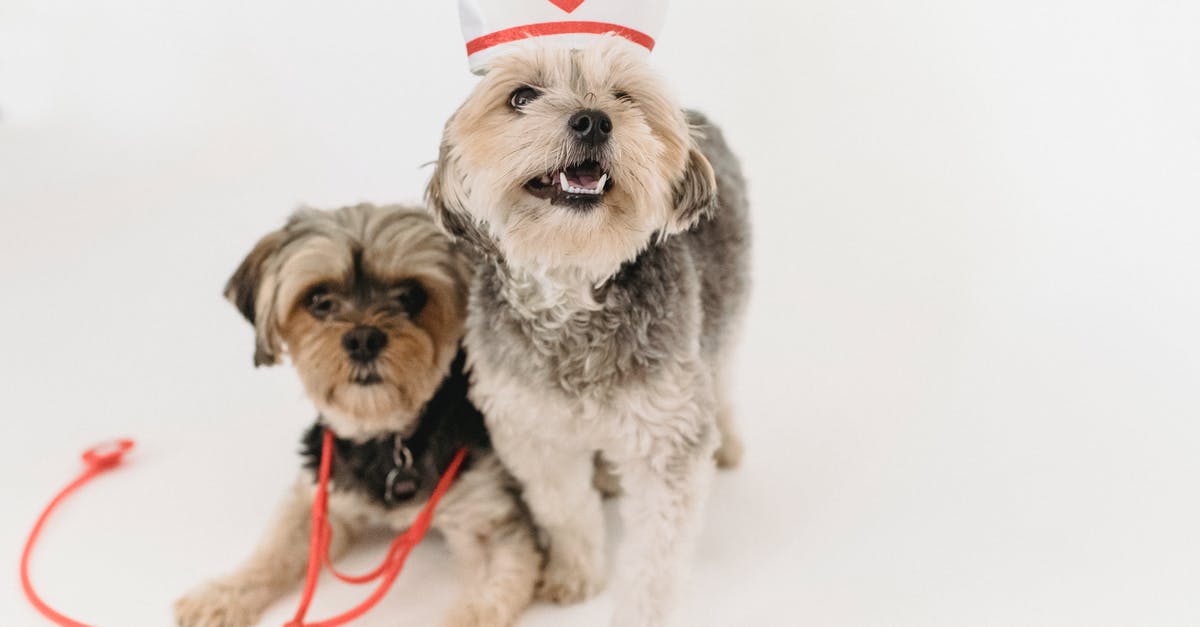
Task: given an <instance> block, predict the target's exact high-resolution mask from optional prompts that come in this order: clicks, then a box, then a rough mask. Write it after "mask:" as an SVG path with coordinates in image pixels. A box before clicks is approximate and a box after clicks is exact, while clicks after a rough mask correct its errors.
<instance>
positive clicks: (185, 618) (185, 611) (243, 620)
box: [175, 581, 265, 627]
mask: <svg viewBox="0 0 1200 627" xmlns="http://www.w3.org/2000/svg"><path fill="white" fill-rule="evenodd" d="M261 597H262V595H261V594H255V592H254V591H251V590H247V589H246V587H245V586H236V585H232V584H230V583H224V582H220V581H215V582H212V583H207V584H204V585H202V586H200V587H199V588H196V589H195V590H193V591H191V592H189V593H188V594H187V595H186V596H184V597H183V598H181V599H179V600H178V601H176V602H175V622H176V623H177V624H178V625H179V627H250V626H251V625H254V623H256V622H258V619H259V617H260V616H262V612H263V610H264V609H265V604H264V603H263V602H262V600H261Z"/></svg>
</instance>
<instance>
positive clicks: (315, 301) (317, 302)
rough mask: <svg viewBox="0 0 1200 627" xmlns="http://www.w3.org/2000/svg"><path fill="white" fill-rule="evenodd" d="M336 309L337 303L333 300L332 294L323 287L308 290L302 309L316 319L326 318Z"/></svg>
mask: <svg viewBox="0 0 1200 627" xmlns="http://www.w3.org/2000/svg"><path fill="white" fill-rule="evenodd" d="M336 307H337V301H335V300H334V298H333V294H330V293H329V288H328V287H325V286H323V285H322V286H319V287H314V288H313V289H311V290H309V292H308V295H306V296H305V297H304V308H305V309H307V310H308V313H310V314H312V315H313V316H315V317H317V318H324V317H325V316H328V315H329V314H331V313H333V310H334V309H335V308H336Z"/></svg>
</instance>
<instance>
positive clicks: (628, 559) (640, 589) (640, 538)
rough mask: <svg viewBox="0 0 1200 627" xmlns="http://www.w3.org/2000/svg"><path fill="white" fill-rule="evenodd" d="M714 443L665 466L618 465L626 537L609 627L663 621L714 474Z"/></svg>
mask: <svg viewBox="0 0 1200 627" xmlns="http://www.w3.org/2000/svg"><path fill="white" fill-rule="evenodd" d="M713 444H714V445H715V442H714V443H713ZM713 448H714V446H707V447H704V448H702V450H701V451H693V452H690V453H688V454H687V455H686V457H683V458H676V459H673V460H671V461H670V462H668V463H667V464H665V465H663V464H653V465H652V464H651V463H649V462H647V461H644V460H641V459H635V460H633V461H630V462H627V463H623V464H622V466H621V473H622V477H623V478H624V479H625V480H626V485H627V486H630V488H629V490H628V491H627V494H626V495H625V497H624V499H623V500H622V503H621V516H622V520H623V522H624V531H625V538H624V540H623V542H622V543H621V548H620V558H619V561H618V563H619V576H620V577H621V582H620V585H619V588H618V592H617V602H616V606H617V611H616V615H615V616H614V618H613V622H612V624H613V626H614V627H661V626H662V625H666V624H667V618H668V616H669V615H670V613H671V610H672V609H673V608H674V605H675V602H676V595H677V588H678V585H679V582H680V579H681V576H682V575H683V566H684V564H685V563H686V561H687V559H688V558H689V557H690V555H691V553H692V546H693V544H694V541H695V535H696V530H697V527H698V526H699V516H700V510H701V509H702V505H703V502H704V499H705V497H706V496H707V493H708V486H709V483H710V482H711V478H712V475H713V473H714V469H713V464H712V450H713Z"/></svg>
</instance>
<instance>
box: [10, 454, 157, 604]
mask: <svg viewBox="0 0 1200 627" xmlns="http://www.w3.org/2000/svg"><path fill="white" fill-rule="evenodd" d="M132 448H133V440H129V439H120V440H112V441H109V442H103V443H101V444H97V445H96V446H93V447H92V448H90V449H88V450H86V451H84V452H83V462H84V463H85V464H87V467H86V468H84V470H83V472H82V473H80V474H79V476H78V477H76V478H75V480H74V481H72V482H71V483H69V484H67V487H65V488H63V489H62V490H60V491H59V493H58V494H56V495H55V496H54V498H53V499H51V501H50V503H49V504H48V505H46V508H45V509H43V510H42V513H41V515H39V516H38V519H37V522H36V523H34V524H33V530H31V531H30V532H29V538H28V539H26V540H25V548H24V550H22V551H21V588H23V589H24V590H25V598H27V599H29V602H30V603H31V604H32V605H33V607H34V608H36V609H37V611H39V612H41V613H42V616H45V617H46V618H48V619H50V620H51V621H52V622H54V623H55V624H58V625H63V626H64V627H88V625H87V624H86V623H81V622H79V621H77V620H75V619H73V618H69V617H67V616H64V615H63V614H61V613H59V612H57V611H55V609H54V608H52V607H50V606H49V605H48V604H47V603H46V602H45V601H43V600H42V598H41V597H39V596H38V594H37V591H35V590H34V589H33V582H32V581H31V580H30V578H29V558H30V556H32V555H33V546H34V544H36V543H37V540H38V536H40V535H41V534H42V527H44V526H45V524H46V521H47V520H48V519H49V518H50V514H51V513H52V512H53V511H54V509H55V508H57V507H58V505H59V504H60V503H62V502H63V501H64V500H66V498H67V496H69V495H70V494H71V493H72V492H74V491H75V490H77V489H78V488H79V487H80V486H82V485H83V484H85V483H87V482H88V481H91V480H92V479H93V478H94V477H95V476H96V475H99V474H100V473H102V472H104V471H106V470H111V469H113V468H115V467H116V466H117V465H118V464H120V463H121V460H122V459H123V458H124V457H125V454H126V453H128V452H129V450H130V449H132Z"/></svg>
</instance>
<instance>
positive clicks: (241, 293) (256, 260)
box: [225, 229, 285, 366]
mask: <svg viewBox="0 0 1200 627" xmlns="http://www.w3.org/2000/svg"><path fill="white" fill-rule="evenodd" d="M284 241H285V234H284V230H283V229H280V230H278V231H275V232H273V233H270V234H268V235H266V236H265V237H263V238H262V239H261V240H259V241H258V244H255V246H254V249H253V250H251V251H250V254H249V255H246V258H245V259H244V260H243V261H242V265H240V266H238V269H237V270H236V271H235V272H234V273H233V276H231V277H229V281H228V282H227V283H226V284H225V298H226V299H228V300H229V302H231V303H233V305H234V306H235V307H237V308H238V311H240V312H242V315H243V316H245V318H246V320H249V321H250V324H252V325H254V335H255V346H254V365H255V366H262V365H274V364H277V363H279V353H280V349H281V340H280V338H279V329H278V324H277V322H276V321H275V313H274V309H275V298H274V288H275V281H274V280H272V279H270V278H269V273H270V272H271V270H270V266H271V265H273V261H274V259H275V255H276V253H278V252H279V249H280V248H281V247H282V246H283V243H284Z"/></svg>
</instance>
